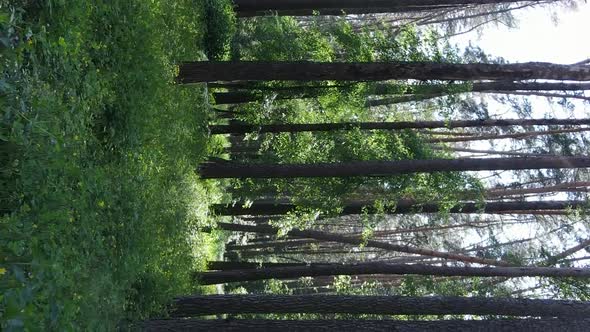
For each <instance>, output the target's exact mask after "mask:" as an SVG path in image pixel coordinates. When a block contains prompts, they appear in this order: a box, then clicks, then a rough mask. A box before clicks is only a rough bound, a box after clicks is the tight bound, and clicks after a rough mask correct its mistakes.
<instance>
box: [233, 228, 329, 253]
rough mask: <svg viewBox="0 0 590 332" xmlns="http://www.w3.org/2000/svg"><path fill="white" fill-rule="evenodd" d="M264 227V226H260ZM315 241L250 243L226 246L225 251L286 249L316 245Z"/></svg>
mask: <svg viewBox="0 0 590 332" xmlns="http://www.w3.org/2000/svg"><path fill="white" fill-rule="evenodd" d="M260 227H264V226H260ZM267 234H277V232H275V233H267ZM317 242H318V241H316V240H310V239H303V240H288V241H271V242H263V243H252V244H242V245H235V244H234V245H227V246H225V250H227V251H239V250H252V249H266V248H274V249H278V248H288V247H297V246H301V245H305V244H310V243H317Z"/></svg>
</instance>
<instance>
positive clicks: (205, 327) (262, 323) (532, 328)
mask: <svg viewBox="0 0 590 332" xmlns="http://www.w3.org/2000/svg"><path fill="white" fill-rule="evenodd" d="M589 324H590V319H510V320H506V319H497V320H491V319H489V320H431V321H413V320H364V319H355V320H342V319H339V320H269V319H237V320H232V319H229V320H228V319H207V320H205V319H166V320H151V321H147V322H144V323H143V324H142V329H143V330H145V331H228V332H231V331H235V332H239V331H251V332H266V331H269V330H270V331H399V332H422V331H448V332H459V331H466V332H467V331H521V332H538V331H544V332H564V331H566V332H581V331H586V330H587V328H588V325H589Z"/></svg>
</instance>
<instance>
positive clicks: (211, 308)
mask: <svg viewBox="0 0 590 332" xmlns="http://www.w3.org/2000/svg"><path fill="white" fill-rule="evenodd" d="M173 307H174V309H173V312H172V316H174V317H194V316H199V315H216V314H268V313H282V314H285V313H321V314H329V313H347V314H374V315H505V316H532V317H572V318H578V317H588V316H590V302H582V301H563V300H561V301H560V300H529V299H510V298H485V297H406V296H391V295H390V296H345V295H336V296H333V295H201V296H199V295H196V296H185V297H179V298H176V299H175V301H174V304H173Z"/></svg>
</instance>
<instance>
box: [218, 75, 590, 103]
mask: <svg viewBox="0 0 590 332" xmlns="http://www.w3.org/2000/svg"><path fill="white" fill-rule="evenodd" d="M209 85H210V86H211V85H213V87H220V88H228V89H241V90H248V91H230V92H215V93H213V96H214V98H215V103H216V104H218V105H221V104H241V103H247V102H252V101H260V100H262V99H263V97H264V95H263V94H262V93H261V92H257V91H270V92H273V93H274V94H276V98H277V99H295V98H297V99H304V98H316V97H318V96H322V95H324V94H326V92H327V91H329V90H330V89H334V88H348V87H351V86H352V84H346V85H329V86H293V87H272V86H258V87H257V86H249V85H232V84H231V83H230V84H228V85H223V84H215V83H211V84H209ZM466 89H467V87H465V86H464V85H458V84H415V85H410V86H409V87H406V88H405V89H404V91H403V92H401V93H400V88H399V85H396V84H390V83H378V84H375V85H373V86H372V87H371V88H370V90H369V95H397V96H396V97H392V98H382V99H373V100H368V101H367V106H381V105H390V104H397V103H403V102H409V101H420V100H425V99H431V98H435V97H440V96H444V95H452V94H458V93H464V92H497V93H500V92H502V93H509V92H511V91H583V90H590V83H537V82H525V83H521V82H504V81H499V82H479V83H473V84H472V85H471V87H469V90H466Z"/></svg>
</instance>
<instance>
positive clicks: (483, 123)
mask: <svg viewBox="0 0 590 332" xmlns="http://www.w3.org/2000/svg"><path fill="white" fill-rule="evenodd" d="M588 124H590V119H487V120H454V121H453V120H451V121H397V122H343V123H305V124H271V125H250V124H243V123H232V124H229V125H211V126H209V129H210V131H211V134H246V133H250V132H260V133H280V132H289V133H295V132H306V131H336V130H347V129H356V128H359V129H363V130H402V129H435V128H449V129H451V128H473V127H507V126H533V125H537V126H552V125H588Z"/></svg>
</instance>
